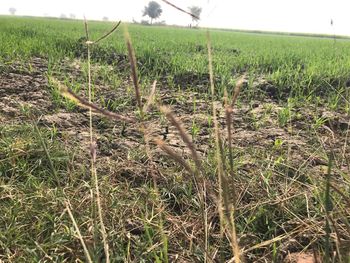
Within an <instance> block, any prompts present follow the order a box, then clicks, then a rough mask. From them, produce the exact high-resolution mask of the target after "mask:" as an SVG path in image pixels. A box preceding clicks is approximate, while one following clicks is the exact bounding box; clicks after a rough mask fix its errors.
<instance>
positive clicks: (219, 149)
mask: <svg viewBox="0 0 350 263" xmlns="http://www.w3.org/2000/svg"><path fill="white" fill-rule="evenodd" d="M207 49H208V70H209V77H210V90H211V97H212V111H213V123H214V130H215V148H216V160H217V167H218V184H219V203H218V212H219V217H220V234H221V237H222V238H223V233H224V224H225V221H224V212H223V208H225V210H226V213H225V216H226V218H227V221H228V222H229V223H230V230H231V231H230V238H231V244H232V253H233V254H234V256H235V262H236V263H240V262H241V260H240V249H239V245H238V241H237V233H236V227H235V222H234V206H232V205H231V202H230V201H229V191H228V181H227V178H226V176H225V171H224V162H225V160H224V152H223V146H222V140H221V135H220V131H219V123H218V120H217V115H216V107H215V87H214V73H213V59H212V54H211V40H210V34H209V31H207ZM237 96H238V95H237ZM229 123H230V121H229ZM230 132H231V130H230ZM232 162H233V161H232ZM232 167H233V163H232ZM232 170H233V168H232Z"/></svg>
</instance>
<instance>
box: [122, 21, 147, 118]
mask: <svg viewBox="0 0 350 263" xmlns="http://www.w3.org/2000/svg"><path fill="white" fill-rule="evenodd" d="M125 41H126V45H127V48H128V55H129V61H130V69H131V77H132V81H133V83H134V87H135V95H136V101H137V106H138V108H139V110H140V113H141V116H142V115H143V111H142V102H141V92H140V86H139V81H138V77H137V67H136V56H135V51H134V48H133V46H132V43H131V38H130V35H129V32H128V31H127V29H126V28H125Z"/></svg>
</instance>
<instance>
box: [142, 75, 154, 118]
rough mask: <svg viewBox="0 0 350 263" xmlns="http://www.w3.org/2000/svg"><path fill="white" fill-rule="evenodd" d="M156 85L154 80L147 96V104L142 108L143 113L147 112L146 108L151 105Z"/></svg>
mask: <svg viewBox="0 0 350 263" xmlns="http://www.w3.org/2000/svg"><path fill="white" fill-rule="evenodd" d="M156 85H157V81H156V80H155V81H154V82H153V84H152V89H151V93H150V94H149V96H148V99H147V102H146V104H145V105H144V106H143V112H147V111H148V108H149V107H150V106H151V104H152V103H153V98H154V95H155V94H156Z"/></svg>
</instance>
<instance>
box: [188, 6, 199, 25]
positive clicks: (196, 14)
mask: <svg viewBox="0 0 350 263" xmlns="http://www.w3.org/2000/svg"><path fill="white" fill-rule="evenodd" d="M188 10H189V11H190V13H191V14H192V15H193V16H192V21H193V22H198V21H199V20H200V16H201V13H202V8H201V7H199V6H190V7H189V8H188Z"/></svg>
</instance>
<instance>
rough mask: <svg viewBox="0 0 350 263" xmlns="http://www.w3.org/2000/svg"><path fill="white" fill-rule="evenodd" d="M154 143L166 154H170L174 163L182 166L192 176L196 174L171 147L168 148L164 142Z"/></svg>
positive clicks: (158, 140) (157, 140) (156, 140)
mask: <svg viewBox="0 0 350 263" xmlns="http://www.w3.org/2000/svg"><path fill="white" fill-rule="evenodd" d="M154 142H155V143H156V144H157V146H158V147H159V148H160V149H162V150H163V151H164V152H165V153H166V154H168V155H169V156H170V157H171V158H172V159H173V160H174V161H176V162H177V163H179V164H180V165H182V167H183V168H185V169H186V170H187V171H188V172H189V173H190V174H194V171H193V170H192V168H191V167H190V165H189V164H188V163H187V162H186V161H185V160H184V159H183V158H182V157H181V156H180V155H179V154H178V153H176V152H174V151H173V150H172V149H171V148H170V147H169V146H167V145H166V144H165V143H164V142H163V141H162V140H160V139H155V140H154Z"/></svg>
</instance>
